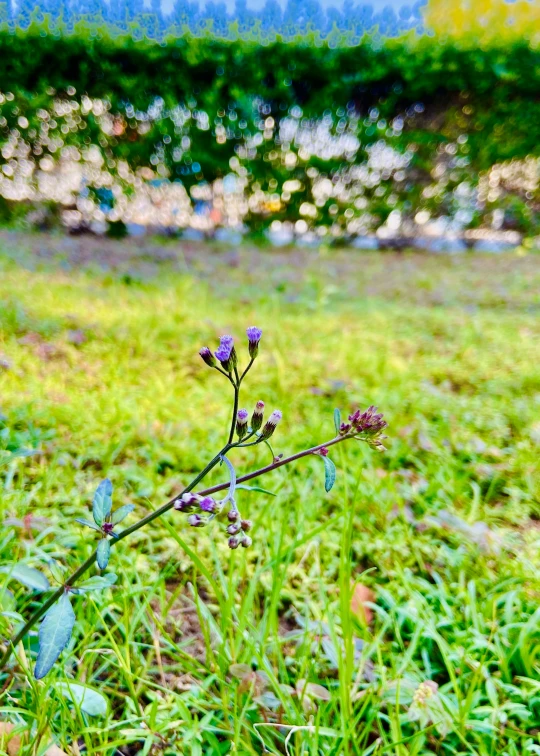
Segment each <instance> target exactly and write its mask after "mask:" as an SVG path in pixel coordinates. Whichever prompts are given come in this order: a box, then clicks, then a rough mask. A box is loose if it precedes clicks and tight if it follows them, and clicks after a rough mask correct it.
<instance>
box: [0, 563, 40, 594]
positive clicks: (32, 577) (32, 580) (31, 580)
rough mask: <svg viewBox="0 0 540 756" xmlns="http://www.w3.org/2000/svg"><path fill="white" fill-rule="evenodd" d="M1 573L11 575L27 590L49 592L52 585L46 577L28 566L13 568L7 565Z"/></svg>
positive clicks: (15, 566)
mask: <svg viewBox="0 0 540 756" xmlns="http://www.w3.org/2000/svg"><path fill="white" fill-rule="evenodd" d="M0 572H3V573H5V574H7V575H9V577H10V578H13V580H17V581H18V582H19V583H22V584H23V585H25V586H26V587H27V588H32V589H33V590H34V591H39V592H40V593H41V592H43V591H48V590H49V589H50V587H51V586H50V584H49V581H48V580H47V578H46V577H45V575H42V574H41V572H39V571H38V570H35V569H34V568H33V567H28V566H27V565H26V564H15V565H13V566H10V565H9V566H8V565H5V566H4V567H0Z"/></svg>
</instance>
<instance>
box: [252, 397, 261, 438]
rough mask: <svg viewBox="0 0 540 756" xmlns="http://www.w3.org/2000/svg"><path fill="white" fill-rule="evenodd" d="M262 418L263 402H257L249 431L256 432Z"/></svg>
mask: <svg viewBox="0 0 540 756" xmlns="http://www.w3.org/2000/svg"><path fill="white" fill-rule="evenodd" d="M263 416H264V402H261V401H258V402H257V404H256V405H255V409H254V410H253V415H252V416H251V430H254V431H258V430H259V428H260V427H261V425H262V422H263Z"/></svg>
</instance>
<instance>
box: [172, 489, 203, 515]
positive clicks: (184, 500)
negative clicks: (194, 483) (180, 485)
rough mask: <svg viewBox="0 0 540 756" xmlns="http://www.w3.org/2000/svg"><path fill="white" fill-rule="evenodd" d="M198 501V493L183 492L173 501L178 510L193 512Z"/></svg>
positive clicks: (199, 499) (199, 498)
mask: <svg viewBox="0 0 540 756" xmlns="http://www.w3.org/2000/svg"><path fill="white" fill-rule="evenodd" d="M200 501H201V497H200V496H199V494H194V493H185V494H183V495H182V496H181V497H180V498H179V499H177V500H176V501H175V502H174V508H175V509H177V510H178V511H179V512H193V510H194V509H195V507H196V506H198V505H199V503H200Z"/></svg>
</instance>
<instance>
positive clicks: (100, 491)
mask: <svg viewBox="0 0 540 756" xmlns="http://www.w3.org/2000/svg"><path fill="white" fill-rule="evenodd" d="M111 496H112V483H111V481H110V480H109V479H108V478H105V480H102V481H101V483H100V484H99V486H98V487H97V489H96V493H95V494H94V501H93V502H92V514H93V515H94V520H95V522H96V525H100V526H101V525H103V523H104V522H105V519H106V517H108V515H110V513H111V509H112V498H111Z"/></svg>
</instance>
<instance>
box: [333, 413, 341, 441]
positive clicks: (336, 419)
mask: <svg viewBox="0 0 540 756" xmlns="http://www.w3.org/2000/svg"><path fill="white" fill-rule="evenodd" d="M334 425H335V426H336V433H337V434H338V435H339V429H340V428H341V412H340V411H339V409H338V408H337V407H336V409H335V410H334Z"/></svg>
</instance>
